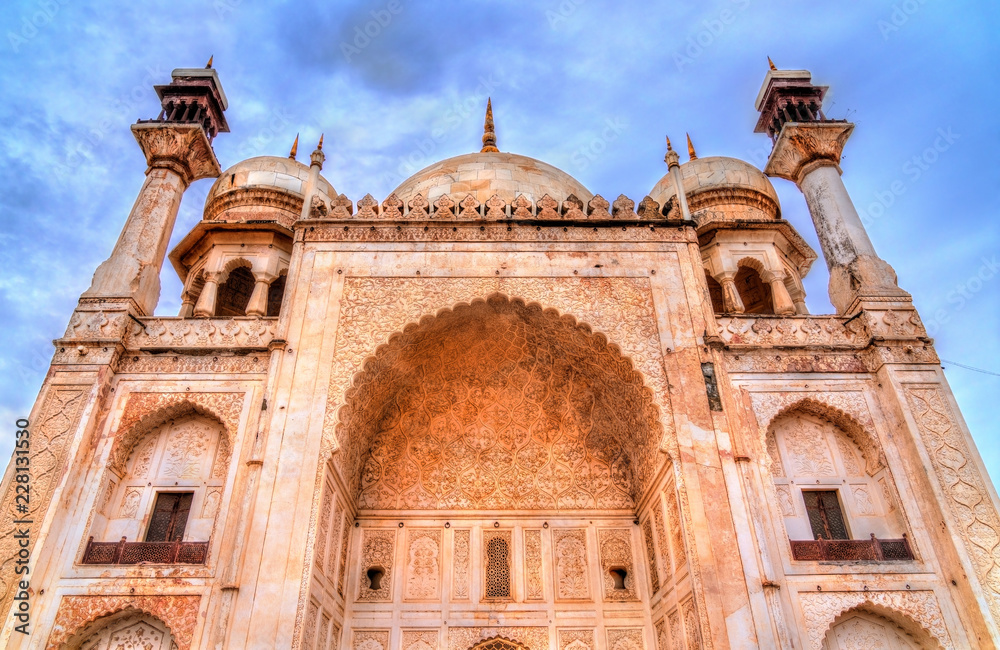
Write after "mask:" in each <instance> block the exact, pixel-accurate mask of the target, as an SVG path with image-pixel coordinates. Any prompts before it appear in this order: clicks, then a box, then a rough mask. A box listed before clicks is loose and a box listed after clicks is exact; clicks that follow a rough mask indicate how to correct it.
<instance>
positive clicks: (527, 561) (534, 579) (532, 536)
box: [524, 528, 545, 600]
mask: <svg viewBox="0 0 1000 650" xmlns="http://www.w3.org/2000/svg"><path fill="white" fill-rule="evenodd" d="M524 584H525V600H543V599H544V598H545V589H544V587H543V585H544V582H543V580H542V531H540V530H537V529H531V528H529V529H526V530H525V531H524Z"/></svg>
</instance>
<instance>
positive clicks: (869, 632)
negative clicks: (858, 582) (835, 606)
mask: <svg viewBox="0 0 1000 650" xmlns="http://www.w3.org/2000/svg"><path fill="white" fill-rule="evenodd" d="M939 647H940V646H939V644H937V643H936V642H934V641H932V640H931V639H930V638H927V635H926V634H924V633H922V632H914V631H908V630H905V629H903V628H902V627H900V626H899V625H897V624H896V623H894V622H893V621H891V620H889V619H887V618H883V617H882V616H877V615H875V614H872V613H870V612H866V611H864V610H860V609H853V610H850V611H848V612H846V613H845V614H843V615H841V617H840V618H838V619H837V621H835V622H834V624H833V625H831V626H830V629H829V630H827V632H826V636H825V637H824V638H823V650H883V649H884V650H930V649H932V648H939Z"/></svg>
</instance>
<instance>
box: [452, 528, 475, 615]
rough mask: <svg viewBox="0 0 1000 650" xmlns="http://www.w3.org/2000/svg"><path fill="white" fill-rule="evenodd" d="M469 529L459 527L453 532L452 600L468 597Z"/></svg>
mask: <svg viewBox="0 0 1000 650" xmlns="http://www.w3.org/2000/svg"><path fill="white" fill-rule="evenodd" d="M470 536H471V531H470V530H469V529H467V528H466V529H459V530H456V531H455V534H454V540H455V541H454V544H455V551H454V565H453V568H452V587H451V589H452V598H453V599H454V600H468V598H469V575H470V565H469V563H470V561H471V558H470V557H469V546H470V543H471V542H470Z"/></svg>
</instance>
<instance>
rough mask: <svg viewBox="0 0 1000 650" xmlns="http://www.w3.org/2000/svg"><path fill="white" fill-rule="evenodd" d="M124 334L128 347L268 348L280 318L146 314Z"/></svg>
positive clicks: (145, 348) (165, 348)
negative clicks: (172, 316)
mask: <svg viewBox="0 0 1000 650" xmlns="http://www.w3.org/2000/svg"><path fill="white" fill-rule="evenodd" d="M141 323H142V324H144V325H145V328H143V327H142V326H141V325H140V324H139V323H136V322H133V323H132V324H131V327H129V329H128V332H127V334H126V336H125V347H126V348H128V349H129V350H167V349H169V350H183V349H190V348H200V349H205V350H221V349H225V350H231V349H241V348H242V349H250V350H264V349H267V347H268V345H269V344H270V342H271V340H272V339H273V338H274V333H275V330H276V328H277V326H278V319H277V318H252V317H245V318H241V317H235V318H143V319H141Z"/></svg>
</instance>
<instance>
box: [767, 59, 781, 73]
mask: <svg viewBox="0 0 1000 650" xmlns="http://www.w3.org/2000/svg"><path fill="white" fill-rule="evenodd" d="M767 64H768V65H769V66H771V69H772V70H777V69H778V66H776V65H774V61H772V60H771V57H767Z"/></svg>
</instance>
